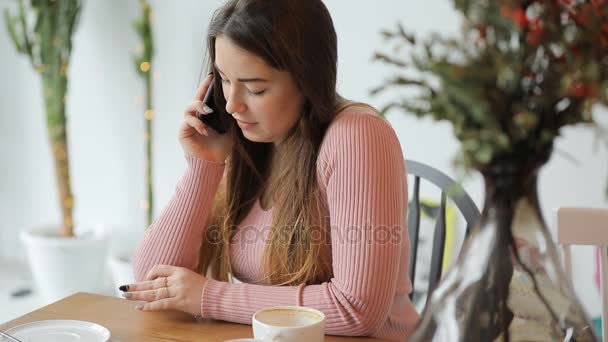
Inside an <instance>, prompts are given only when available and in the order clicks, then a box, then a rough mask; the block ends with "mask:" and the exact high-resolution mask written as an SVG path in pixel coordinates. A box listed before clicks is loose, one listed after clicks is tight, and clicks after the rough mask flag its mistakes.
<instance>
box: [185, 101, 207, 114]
mask: <svg viewBox="0 0 608 342" xmlns="http://www.w3.org/2000/svg"><path fill="white" fill-rule="evenodd" d="M207 112H209V110H207V109H206V108H205V103H203V101H192V102H191V103H190V104H189V105H188V106H186V108H185V109H184V116H197V115H198V113H207Z"/></svg>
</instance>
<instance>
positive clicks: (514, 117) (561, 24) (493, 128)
mask: <svg viewBox="0 0 608 342" xmlns="http://www.w3.org/2000/svg"><path fill="white" fill-rule="evenodd" d="M453 4H454V6H455V8H456V9H457V11H458V12H459V13H461V14H462V15H463V20H464V25H463V28H462V35H461V36H460V37H457V38H445V37H442V36H440V35H438V34H435V35H432V36H431V37H429V38H427V39H425V40H423V41H419V40H418V39H417V38H416V37H414V36H413V35H410V34H408V33H407V32H406V31H405V29H404V28H403V27H402V26H401V25H398V27H397V29H396V30H394V31H385V32H383V35H384V37H385V38H386V39H387V40H388V41H389V42H391V43H393V44H395V45H394V47H395V48H396V50H395V51H397V52H396V53H394V54H392V55H389V54H386V53H381V52H379V53H376V55H375V57H374V58H375V60H376V61H380V62H383V63H386V64H390V65H392V66H395V67H396V69H398V71H397V73H398V75H397V76H395V77H393V78H391V79H388V80H386V81H385V82H383V83H382V84H381V85H380V86H379V87H377V88H376V89H373V90H372V94H377V93H380V92H384V91H386V90H387V88H391V87H397V88H402V87H411V88H414V89H417V90H418V93H417V94H416V96H415V97H406V96H403V97H402V98H401V99H398V100H395V101H392V102H390V103H388V104H387V105H386V106H385V107H384V108H383V109H382V112H386V111H388V110H391V109H398V110H402V111H405V112H407V113H413V114H415V115H417V116H420V117H423V116H430V117H432V118H434V119H436V120H447V121H449V122H451V123H452V125H453V128H454V134H455V136H456V138H458V139H459V140H460V141H461V142H462V144H461V153H460V158H458V160H459V161H461V162H462V163H463V164H464V166H466V167H474V168H477V169H481V168H484V167H486V166H488V165H493V164H495V163H497V162H499V161H500V160H505V159H511V160H521V157H518V158H519V159H518V158H516V157H515V156H518V155H524V156H528V157H527V158H530V159H533V158H542V155H543V154H546V151H550V150H551V148H552V146H553V141H554V139H555V138H556V137H557V136H558V135H559V131H560V129H561V128H562V127H564V126H566V125H572V124H578V123H588V124H592V123H594V120H593V118H592V115H591V113H592V106H593V105H594V104H596V103H603V104H606V103H607V100H608V91H607V89H608V87H607V85H608V21H607V20H608V3H607V2H606V1H604V0H542V1H541V0H495V1H485V0H453ZM407 48H409V49H411V50H410V52H409V53H407V55H406V53H404V52H403V51H404V50H405V49H407ZM408 57H409V58H408Z"/></svg>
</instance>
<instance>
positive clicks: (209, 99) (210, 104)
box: [198, 81, 227, 134]
mask: <svg viewBox="0 0 608 342" xmlns="http://www.w3.org/2000/svg"><path fill="white" fill-rule="evenodd" d="M203 103H204V104H205V106H207V108H210V109H211V110H212V111H211V112H210V113H198V119H199V120H201V121H202V122H203V123H204V124H205V125H207V126H209V127H211V128H213V130H215V131H216V132H218V133H219V134H224V133H226V132H227V122H226V119H227V118H226V117H225V116H227V114H226V113H225V112H224V111H221V110H219V109H218V108H217V106H216V105H215V92H214V82H213V81H211V84H210V85H209V88H208V89H207V93H206V94H205V97H204V98H203ZM222 116H224V117H222Z"/></svg>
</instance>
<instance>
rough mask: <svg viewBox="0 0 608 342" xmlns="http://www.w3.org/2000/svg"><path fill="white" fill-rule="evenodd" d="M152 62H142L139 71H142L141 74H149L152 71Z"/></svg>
mask: <svg viewBox="0 0 608 342" xmlns="http://www.w3.org/2000/svg"><path fill="white" fill-rule="evenodd" d="M150 67H151V66H150V62H142V63H141V64H140V65H139V70H141V72H148V71H150Z"/></svg>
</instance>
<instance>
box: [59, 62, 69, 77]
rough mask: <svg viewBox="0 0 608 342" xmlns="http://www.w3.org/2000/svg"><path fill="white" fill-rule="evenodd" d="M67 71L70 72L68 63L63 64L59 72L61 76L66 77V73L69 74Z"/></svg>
mask: <svg viewBox="0 0 608 342" xmlns="http://www.w3.org/2000/svg"><path fill="white" fill-rule="evenodd" d="M67 73H68V65H67V64H66V63H63V64H61V69H59V74H60V75H61V76H64V77H65V75H67Z"/></svg>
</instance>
